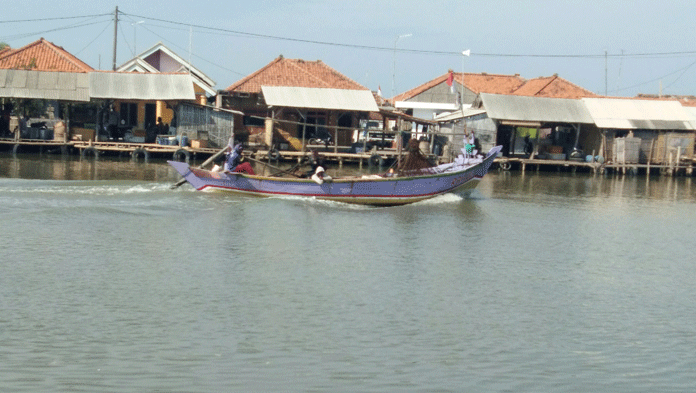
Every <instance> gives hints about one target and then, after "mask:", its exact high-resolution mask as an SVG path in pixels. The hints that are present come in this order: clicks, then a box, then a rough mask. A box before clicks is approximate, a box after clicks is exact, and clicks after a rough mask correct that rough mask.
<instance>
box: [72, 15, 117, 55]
mask: <svg viewBox="0 0 696 393" xmlns="http://www.w3.org/2000/svg"><path fill="white" fill-rule="evenodd" d="M109 26H111V22H109V23H107V24H106V25H105V26H104V29H102V31H101V33H99V34H97V36H96V37H94V39H93V40H92V41H90V42H89V44H87V45H85V46H84V47H83V48H82V49H80V50H79V51H77V52H76V53H75V55H79V54H80V53H82V52H83V51H84V50H85V49H87V47H89V46H90V45H92V44H93V43H94V41H96V40H97V39H98V38H99V37H101V35H102V34H104V32H105V31H106V29H107V28H109Z"/></svg>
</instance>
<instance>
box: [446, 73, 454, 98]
mask: <svg viewBox="0 0 696 393" xmlns="http://www.w3.org/2000/svg"><path fill="white" fill-rule="evenodd" d="M447 86H449V87H450V93H454V71H452V70H449V75H448V76H447Z"/></svg>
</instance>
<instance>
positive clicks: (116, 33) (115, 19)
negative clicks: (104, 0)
mask: <svg viewBox="0 0 696 393" xmlns="http://www.w3.org/2000/svg"><path fill="white" fill-rule="evenodd" d="M117 35H118V6H116V10H115V11H114V65H113V70H114V71H116V37H117Z"/></svg>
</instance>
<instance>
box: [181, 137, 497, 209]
mask: <svg viewBox="0 0 696 393" xmlns="http://www.w3.org/2000/svg"><path fill="white" fill-rule="evenodd" d="M500 150H501V146H496V147H494V148H493V149H491V150H490V151H489V152H488V154H487V155H486V156H485V157H483V158H479V159H471V160H467V161H466V164H465V163H463V162H461V160H460V162H456V161H455V162H453V163H449V164H442V165H439V166H435V167H431V168H426V169H422V170H419V171H411V172H409V173H406V174H401V175H398V176H397V175H396V174H389V173H384V174H380V175H371V176H361V177H359V176H352V177H341V178H335V179H331V180H330V181H324V182H323V183H322V184H319V183H317V182H315V181H313V180H312V179H309V178H307V179H303V178H284V177H270V176H258V175H248V174H245V173H232V172H217V171H209V170H205V169H198V168H192V167H190V166H189V165H188V164H187V163H184V162H178V161H168V162H169V164H170V165H171V166H172V167H174V168H175V169H176V170H177V171H178V172H179V173H180V174H181V175H182V176H183V177H184V178H185V179H186V181H188V182H189V183H190V184H191V185H192V186H193V187H194V188H195V189H197V190H199V191H229V192H236V193H241V194H247V195H256V196H299V197H308V198H317V199H324V200H331V201H338V202H344V203H355V204H363V205H376V206H393V205H404V204H407V203H413V202H418V201H422V200H425V199H429V198H433V197H435V196H437V195H441V194H445V193H451V192H455V193H462V194H467V193H469V192H471V190H473V189H474V188H475V187H476V185H477V184H478V182H479V180H481V178H483V176H484V175H485V174H486V173H487V172H488V169H489V168H490V166H491V164H492V163H493V160H494V159H495V157H496V156H497V155H498V152H500ZM460 158H461V157H460Z"/></svg>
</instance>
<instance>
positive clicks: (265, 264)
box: [0, 153, 696, 392]
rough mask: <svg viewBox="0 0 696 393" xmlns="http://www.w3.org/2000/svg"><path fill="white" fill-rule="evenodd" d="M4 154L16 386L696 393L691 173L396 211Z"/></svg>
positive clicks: (543, 180)
mask: <svg viewBox="0 0 696 393" xmlns="http://www.w3.org/2000/svg"><path fill="white" fill-rule="evenodd" d="M178 179H179V177H178V175H176V173H175V172H174V171H173V170H172V169H170V168H169V167H168V166H167V165H166V163H164V161H151V162H149V163H134V162H131V161H129V160H128V159H123V160H107V159H102V158H100V159H99V160H97V161H96V162H95V161H93V160H92V159H86V160H81V159H79V158H74V157H71V158H61V157H60V156H50V155H48V156H45V155H44V156H38V155H36V156H25V157H22V156H19V157H17V158H15V157H13V156H12V155H11V154H8V153H0V228H1V229H2V233H3V240H2V244H3V249H2V256H0V391H6V392H222V391H245V392H250V391H256V392H261V391H284V392H295V391H297V392H304V391H313V392H335V391H344V392H355V391H370V392H394V391H413V392H424V391H425V392H428V391H433V392H435V391H437V392H440V391H453V392H462V391H466V392H496V391H505V392H540V391H543V392H590V391H601V392H635V391H645V392H658V391H659V392H686V391H694V389H696V289H695V287H696V286H695V285H694V282H695V281H696V264H695V263H694V250H696V247H694V241H695V239H696V236H694V230H695V229H696V225H694V224H695V223H696V203H695V201H696V185H694V183H693V181H692V179H691V178H684V177H678V178H660V177H653V178H649V179H648V178H646V177H625V178H624V177H602V176H597V177H593V176H592V175H590V174H580V173H578V174H575V175H572V174H563V173H560V174H559V173H553V174H545V173H540V174H538V173H534V172H528V173H527V174H524V175H523V174H520V173H518V172H517V173H516V172H513V173H501V172H498V171H494V172H492V173H490V174H489V175H488V176H487V177H486V178H485V179H484V181H482V182H481V183H480V185H479V187H478V188H477V190H476V191H475V192H474V193H473V195H472V197H471V198H468V199H462V198H460V197H457V196H454V195H446V196H443V197H438V198H436V199H434V200H431V201H427V202H424V203H418V204H414V205H410V206H403V207H393V208H369V207H356V206H350V205H344V204H338V203H327V202H320V201H316V200H307V199H280V198H272V199H255V198H247V197H239V196H233V195H223V194H205V193H199V192H195V191H193V190H192V188H191V187H189V186H188V185H185V186H182V187H180V188H179V189H177V190H170V189H169V186H170V185H171V184H172V183H174V182H176V181H177V180H178Z"/></svg>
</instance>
